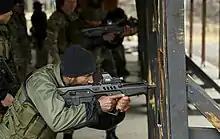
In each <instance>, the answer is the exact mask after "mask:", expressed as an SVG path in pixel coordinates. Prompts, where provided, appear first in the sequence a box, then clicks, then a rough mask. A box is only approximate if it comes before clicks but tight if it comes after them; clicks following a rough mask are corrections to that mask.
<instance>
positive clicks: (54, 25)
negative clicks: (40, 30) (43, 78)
mask: <svg viewBox="0 0 220 139" xmlns="http://www.w3.org/2000/svg"><path fill="white" fill-rule="evenodd" d="M76 2H77V0H56V11H55V12H54V13H53V14H52V15H51V16H50V18H49V20H48V23H47V36H46V39H45V47H46V48H47V49H48V51H49V56H51V58H52V63H57V62H58V61H60V55H62V54H63V53H64V51H65V49H66V47H67V46H68V45H67V44H68V42H67V38H66V34H67V32H66V28H67V26H68V24H69V23H70V22H71V21H72V20H74V19H75V18H76V15H74V13H73V12H74V10H75V8H76V4H77V3H76Z"/></svg>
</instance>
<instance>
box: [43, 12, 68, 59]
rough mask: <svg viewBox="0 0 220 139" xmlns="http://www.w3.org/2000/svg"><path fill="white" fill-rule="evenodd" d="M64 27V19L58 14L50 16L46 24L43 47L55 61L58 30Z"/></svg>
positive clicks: (57, 56) (57, 57)
mask: <svg viewBox="0 0 220 139" xmlns="http://www.w3.org/2000/svg"><path fill="white" fill-rule="evenodd" d="M63 26H65V18H63V16H62V15H61V14H59V13H56V14H52V15H51V17H50V18H49V20H48V22H47V36H46V39H45V47H46V48H47V49H48V51H49V53H50V55H51V56H52V57H53V59H55V61H58V60H59V50H58V46H57V45H58V44H57V42H58V36H59V31H60V29H61V28H62V27H63Z"/></svg>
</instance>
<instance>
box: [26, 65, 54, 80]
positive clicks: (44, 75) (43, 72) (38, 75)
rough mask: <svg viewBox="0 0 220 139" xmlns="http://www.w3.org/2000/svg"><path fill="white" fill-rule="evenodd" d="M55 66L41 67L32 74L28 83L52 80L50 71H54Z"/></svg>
mask: <svg viewBox="0 0 220 139" xmlns="http://www.w3.org/2000/svg"><path fill="white" fill-rule="evenodd" d="M53 69H54V65H53V64H48V65H46V66H44V67H41V68H39V69H37V70H35V71H33V73H32V74H31V76H30V77H29V78H28V80H27V81H30V80H35V79H48V78H50V75H49V74H48V73H49V71H53Z"/></svg>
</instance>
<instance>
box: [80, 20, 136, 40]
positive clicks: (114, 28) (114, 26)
mask: <svg viewBox="0 0 220 139" xmlns="http://www.w3.org/2000/svg"><path fill="white" fill-rule="evenodd" d="M125 26H129V27H130V28H137V27H138V20H137V19H135V18H130V19H129V20H128V21H126V22H125V23H123V24H122V22H121V21H118V22H116V23H113V22H111V21H108V22H107V24H106V25H102V26H99V27H93V28H86V29H82V30H81V32H82V33H83V34H84V35H85V36H86V37H101V36H102V35H103V34H106V33H115V34H121V33H123V32H124V27H125Z"/></svg>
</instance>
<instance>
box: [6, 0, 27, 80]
mask: <svg viewBox="0 0 220 139" xmlns="http://www.w3.org/2000/svg"><path fill="white" fill-rule="evenodd" d="M23 6H24V5H23V3H21V1H16V5H15V6H14V7H13V14H12V17H11V19H10V20H9V23H8V26H9V29H10V32H11V36H12V37H11V45H12V47H13V50H14V62H15V64H16V65H17V72H18V76H19V78H20V80H21V81H23V80H24V79H25V77H26V74H27V70H28V64H29V62H30V58H31V54H30V41H29V38H28V34H27V25H26V18H25V15H24V11H23Z"/></svg>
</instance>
